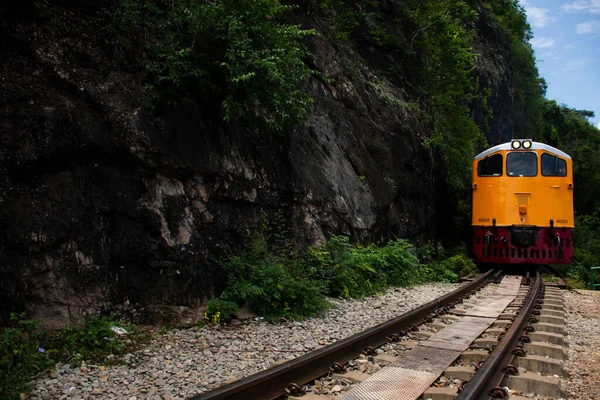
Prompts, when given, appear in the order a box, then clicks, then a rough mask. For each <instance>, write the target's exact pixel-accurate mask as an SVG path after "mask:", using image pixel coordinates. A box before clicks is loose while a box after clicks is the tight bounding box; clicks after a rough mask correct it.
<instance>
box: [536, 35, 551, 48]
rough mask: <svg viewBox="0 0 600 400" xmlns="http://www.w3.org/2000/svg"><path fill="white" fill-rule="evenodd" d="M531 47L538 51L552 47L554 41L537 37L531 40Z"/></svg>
mask: <svg viewBox="0 0 600 400" xmlns="http://www.w3.org/2000/svg"><path fill="white" fill-rule="evenodd" d="M531 45H532V46H533V47H537V48H540V49H546V48H548V47H554V39H552V38H547V37H539V38H533V39H531Z"/></svg>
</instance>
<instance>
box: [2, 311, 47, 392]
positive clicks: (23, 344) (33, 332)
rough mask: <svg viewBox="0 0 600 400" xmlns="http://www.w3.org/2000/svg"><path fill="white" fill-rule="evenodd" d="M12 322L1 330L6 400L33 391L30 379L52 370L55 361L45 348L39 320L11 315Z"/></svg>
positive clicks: (22, 315) (3, 386) (3, 382)
mask: <svg viewBox="0 0 600 400" xmlns="http://www.w3.org/2000/svg"><path fill="white" fill-rule="evenodd" d="M10 323H11V324H10V326H9V327H6V328H3V329H2V330H0V393H2V395H3V398H7V399H19V397H20V395H19V394H20V393H21V392H26V391H27V390H29V389H30V388H31V386H30V384H29V382H30V381H31V378H33V377H34V376H35V375H37V374H38V373H40V372H42V371H44V370H46V369H47V368H49V367H51V366H52V364H53V360H52V359H51V358H50V357H49V356H48V352H47V351H46V349H44V347H42V346H44V344H43V333H44V332H43V331H42V330H41V329H40V323H39V322H38V321H33V320H29V319H25V315H24V314H15V313H12V314H11V315H10ZM4 396H5V397H4Z"/></svg>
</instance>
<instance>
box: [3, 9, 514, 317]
mask: <svg viewBox="0 0 600 400" xmlns="http://www.w3.org/2000/svg"><path fill="white" fill-rule="evenodd" d="M64 3H65V4H64V7H54V6H50V5H47V4H45V3H43V2H39V3H35V4H33V6H32V7H29V6H28V7H26V8H24V9H19V17H18V18H10V19H9V18H4V19H1V20H0V35H1V36H2V40H0V46H1V47H0V51H1V52H2V57H1V59H0V227H1V229H0V308H1V310H0V313H1V314H2V315H4V316H5V315H7V313H8V312H10V311H13V310H15V311H16V310H26V311H27V312H28V313H29V314H30V315H31V316H32V317H34V318H40V319H42V320H43V321H44V323H45V324H46V325H47V326H49V327H58V326H61V325H64V324H66V323H69V322H75V321H78V320H80V319H81V318H83V317H84V316H85V315H87V314H88V313H94V312H97V311H100V310H105V309H119V308H127V307H129V308H131V307H138V306H148V305H150V306H152V305H177V306H189V307H192V308H193V309H196V308H197V307H198V306H200V305H202V304H203V302H205V301H206V298H207V297H211V296H214V295H215V294H218V293H219V292H220V290H221V289H222V288H223V287H224V284H225V281H224V279H223V278H224V273H223V271H222V270H221V268H220V267H219V265H218V263H217V261H216V256H217V255H218V254H220V253H221V252H222V251H223V249H233V248H236V247H237V246H239V245H240V244H241V243H242V242H243V240H244V237H245V236H246V235H248V234H249V233H251V232H252V231H253V230H255V229H256V227H257V226H259V224H260V221H261V218H262V215H263V212H266V213H268V214H273V213H275V212H281V213H282V215H283V216H284V218H285V219H286V221H287V222H288V224H289V226H290V228H291V231H292V233H293V234H294V237H295V238H296V239H297V241H298V244H299V245H300V246H304V245H307V244H310V243H318V242H322V241H324V240H325V238H326V237H328V236H329V235H331V234H346V235H352V236H353V237H354V238H357V239H359V240H364V241H366V240H383V239H387V238H389V237H391V236H392V235H397V236H399V237H408V238H411V239H414V240H422V239H423V238H426V237H431V236H432V235H433V234H434V222H433V221H434V214H435V210H434V204H435V199H434V193H433V189H432V188H433V186H434V171H433V163H432V162H431V155H430V154H429V153H428V152H427V151H426V150H424V148H423V147H422V145H421V142H422V140H423V138H424V128H423V125H422V123H421V122H420V121H419V120H418V119H417V118H416V117H415V115H413V114H412V112H411V111H410V110H409V108H403V107H399V106H397V105H393V104H389V102H386V101H385V98H383V97H382V94H381V91H378V90H375V89H374V87H373V86H369V85H357V84H356V82H354V81H353V77H352V75H351V74H350V73H348V71H347V69H346V68H344V65H343V63H344V61H343V60H344V59H345V57H347V56H344V54H342V51H341V50H339V49H337V48H334V47H333V46H332V45H331V44H330V43H329V42H328V40H327V38H326V37H325V36H324V35H318V36H317V37H315V38H314V43H311V46H313V47H314V53H315V55H314V64H315V66H316V68H318V69H319V70H320V71H322V72H323V73H324V75H326V76H328V77H330V78H334V79H335V83H334V84H329V83H324V82H322V81H320V80H318V79H313V80H312V81H311V82H310V91H311V93H312V94H313V97H314V98H315V103H314V105H313V108H312V111H311V114H310V118H309V121H308V123H307V124H306V126H305V127H303V128H300V129H298V130H297V131H296V132H294V133H293V134H291V135H289V136H286V137H265V136H261V135H256V134H253V133H250V132H246V131H244V130H243V129H242V128H241V127H239V126H235V125H226V124H223V123H219V122H214V121H211V120H210V119H208V118H206V117H204V116H203V114H204V113H205V112H206V111H205V110H202V109H200V108H199V107H198V106H197V105H196V104H195V103H194V102H193V101H191V100H186V99H182V101H181V102H180V103H179V104H177V105H176V106H174V107H173V108H172V109H166V110H160V111H159V112H158V117H157V118H150V117H149V116H148V115H147V114H146V113H145V112H144V110H143V109H142V108H140V103H141V102H140V97H141V95H140V81H141V78H142V75H143V71H141V72H135V71H134V72H131V71H129V70H127V69H126V68H122V67H120V66H119V64H118V62H117V61H115V60H114V59H112V58H110V57H108V56H107V54H108V53H109V51H108V49H109V47H110V44H109V43H106V42H104V39H103V37H102V35H101V34H100V33H99V32H101V30H100V26H98V22H97V21H96V19H94V18H91V17H90V16H89V15H87V14H86V13H85V12H83V11H82V10H80V9H78V8H71V7H76V5H75V6H73V5H70V3H69V2H64ZM23 13H24V14H25V15H24V16H23ZM353 57H357V58H358V60H357V61H358V62H361V60H360V56H358V55H354V56H353ZM367 64H368V63H366V62H364V63H363V65H367ZM361 74H362V75H363V76H365V77H366V78H369V74H373V73H372V71H370V70H369V69H368V67H364V68H363V70H362V71H361ZM499 82H500V81H499ZM501 84H502V83H501V82H500V83H499V85H501ZM385 90H387V91H389V92H391V93H393V94H394V96H396V98H400V99H402V98H403V91H402V89H401V88H397V87H394V86H393V85H391V84H389V85H388V87H387V88H386V89H385Z"/></svg>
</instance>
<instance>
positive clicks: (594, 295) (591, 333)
mask: <svg viewBox="0 0 600 400" xmlns="http://www.w3.org/2000/svg"><path fill="white" fill-rule="evenodd" d="M565 300H566V305H567V309H568V311H569V316H568V324H567V329H566V332H567V334H568V339H569V342H570V346H569V347H568V358H567V359H566V360H565V363H564V368H565V371H567V373H568V377H567V378H565V389H566V390H567V393H568V395H569V398H571V399H578V400H579V399H580V400H592V399H599V398H600V379H598V377H599V376H600V292H597V291H596V292H590V291H571V292H568V293H566V294H565Z"/></svg>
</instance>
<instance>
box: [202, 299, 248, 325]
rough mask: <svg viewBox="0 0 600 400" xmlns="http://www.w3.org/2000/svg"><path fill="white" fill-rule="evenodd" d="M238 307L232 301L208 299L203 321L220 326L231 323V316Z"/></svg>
mask: <svg viewBox="0 0 600 400" xmlns="http://www.w3.org/2000/svg"><path fill="white" fill-rule="evenodd" d="M239 309H240V307H238V305H237V304H236V303H234V302H232V301H225V300H221V299H218V298H217V299H210V300H209V301H208V303H207V305H206V312H205V313H204V319H205V320H206V321H207V322H210V323H212V324H215V325H216V324H220V323H225V322H229V321H231V318H233V315H234V314H235V313H236V312H237V311H239Z"/></svg>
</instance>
